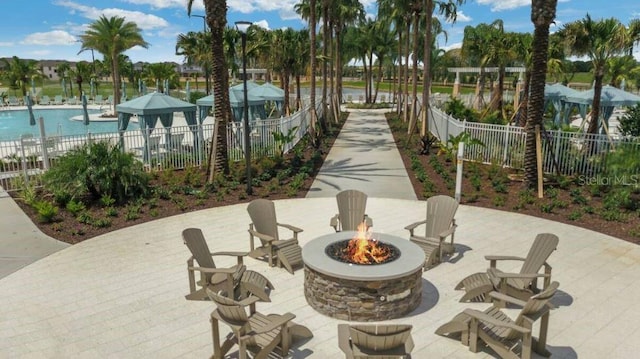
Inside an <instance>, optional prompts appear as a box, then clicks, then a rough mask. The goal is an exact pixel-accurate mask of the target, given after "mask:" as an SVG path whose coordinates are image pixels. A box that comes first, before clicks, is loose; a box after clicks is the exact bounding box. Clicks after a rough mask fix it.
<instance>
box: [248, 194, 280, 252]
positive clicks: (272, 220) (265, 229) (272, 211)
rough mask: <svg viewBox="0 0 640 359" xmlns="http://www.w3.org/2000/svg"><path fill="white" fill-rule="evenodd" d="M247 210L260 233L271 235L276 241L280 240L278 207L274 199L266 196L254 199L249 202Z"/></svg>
mask: <svg viewBox="0 0 640 359" xmlns="http://www.w3.org/2000/svg"><path fill="white" fill-rule="evenodd" d="M247 212H249V217H251V222H252V223H253V226H254V228H255V230H256V231H257V232H258V233H262V234H266V235H268V236H271V237H273V238H274V239H275V240H276V241H277V240H279V237H278V221H277V219H276V207H275V205H274V204H273V202H272V201H270V200H268V199H264V198H259V199H254V200H253V201H251V203H249V206H248V207H247ZM263 244H264V243H263Z"/></svg>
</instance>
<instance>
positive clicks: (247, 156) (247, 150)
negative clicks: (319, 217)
mask: <svg viewBox="0 0 640 359" xmlns="http://www.w3.org/2000/svg"><path fill="white" fill-rule="evenodd" d="M251 25H252V23H251V22H249V21H236V29H237V30H238V31H239V32H240V34H241V36H242V83H243V88H244V102H243V105H244V115H243V117H244V118H243V121H244V122H243V126H242V127H244V160H245V165H246V167H247V194H248V195H250V194H251V193H252V192H253V191H252V189H251V141H250V138H249V99H248V95H247V54H246V50H247V30H249V26H251Z"/></svg>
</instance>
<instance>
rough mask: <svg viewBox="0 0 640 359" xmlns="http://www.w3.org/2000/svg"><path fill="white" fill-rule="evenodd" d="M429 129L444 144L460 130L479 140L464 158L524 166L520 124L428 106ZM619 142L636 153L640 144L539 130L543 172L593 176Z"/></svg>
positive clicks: (583, 134) (596, 136)
mask: <svg viewBox="0 0 640 359" xmlns="http://www.w3.org/2000/svg"><path fill="white" fill-rule="evenodd" d="M429 131H430V132H431V133H432V134H433V135H434V136H435V137H437V138H438V139H439V140H440V141H441V142H444V143H447V142H448V141H449V140H450V139H452V138H455V137H456V136H459V135H460V134H461V133H462V132H467V133H469V134H470V136H471V138H475V139H478V140H480V141H482V143H483V145H470V146H465V152H464V159H465V160H469V161H477V162H482V163H485V164H499V165H502V166H505V167H511V168H514V169H523V168H524V152H525V142H526V132H525V131H524V128H522V127H518V126H510V125H494V124H486V123H478V122H467V121H460V120H457V119H455V118H453V117H451V116H449V115H447V114H446V113H444V112H443V111H441V110H439V109H438V108H436V107H434V106H432V107H431V109H430V113H429ZM635 140H637V139H635ZM623 143H629V144H631V146H632V148H635V150H636V151H637V152H638V155H640V144H639V143H638V141H634V139H626V138H611V137H609V136H607V135H604V134H586V133H582V132H565V131H559V130H549V131H543V133H542V154H543V159H542V165H543V170H544V172H545V173H559V174H562V175H569V176H577V175H587V176H593V175H595V174H598V173H601V172H602V171H603V170H604V166H605V158H606V155H607V153H609V152H610V151H612V150H615V148H617V147H619V146H620V145H622V144H623Z"/></svg>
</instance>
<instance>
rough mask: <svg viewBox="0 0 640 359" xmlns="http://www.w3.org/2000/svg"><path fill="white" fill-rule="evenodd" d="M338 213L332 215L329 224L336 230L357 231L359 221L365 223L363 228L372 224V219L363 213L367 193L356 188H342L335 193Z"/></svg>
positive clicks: (367, 227)
mask: <svg viewBox="0 0 640 359" xmlns="http://www.w3.org/2000/svg"><path fill="white" fill-rule="evenodd" d="M336 201H337V202H338V214H336V215H335V216H333V217H332V218H331V220H330V221H329V225H330V226H331V227H333V229H334V230H335V231H336V232H340V231H357V230H358V226H359V225H360V224H361V223H365V226H366V228H365V230H366V229H369V228H370V227H371V226H373V220H372V219H371V218H369V216H367V214H366V213H365V210H366V207H367V195H366V194H365V193H363V192H360V191H357V190H353V189H350V190H344V191H341V192H340V193H338V194H337V195H336Z"/></svg>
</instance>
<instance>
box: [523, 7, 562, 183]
mask: <svg viewBox="0 0 640 359" xmlns="http://www.w3.org/2000/svg"><path fill="white" fill-rule="evenodd" d="M556 4H557V0H533V1H532V3H531V21H532V22H533V24H534V25H535V29H534V32H533V43H532V44H531V48H532V55H531V58H532V66H531V92H530V97H529V101H528V108H527V115H528V116H527V124H526V126H525V131H526V133H527V140H526V143H525V153H524V179H525V185H527V186H528V187H529V188H535V187H536V186H537V185H538V176H537V173H538V168H537V159H538V156H537V152H536V132H535V129H536V126H540V125H541V124H542V116H543V115H544V85H545V80H546V74H547V55H548V49H549V25H550V24H551V22H552V21H553V19H554V18H555V16H556Z"/></svg>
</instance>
